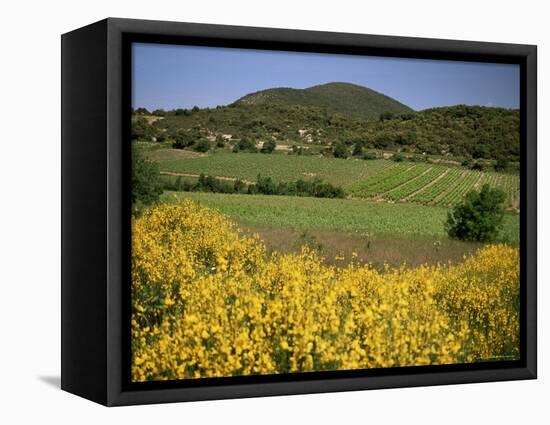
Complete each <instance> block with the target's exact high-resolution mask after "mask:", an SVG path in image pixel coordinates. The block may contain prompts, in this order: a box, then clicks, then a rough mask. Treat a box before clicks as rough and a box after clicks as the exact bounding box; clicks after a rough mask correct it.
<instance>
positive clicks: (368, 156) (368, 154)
mask: <svg viewBox="0 0 550 425" xmlns="http://www.w3.org/2000/svg"><path fill="white" fill-rule="evenodd" d="M363 159H366V160H373V159H376V154H374V153H372V152H366V153H365V154H364V155H363Z"/></svg>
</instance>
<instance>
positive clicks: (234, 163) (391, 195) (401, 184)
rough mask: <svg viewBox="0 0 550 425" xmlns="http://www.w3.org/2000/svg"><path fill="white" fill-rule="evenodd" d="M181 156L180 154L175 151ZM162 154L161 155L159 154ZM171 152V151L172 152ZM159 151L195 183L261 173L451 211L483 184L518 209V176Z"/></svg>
mask: <svg viewBox="0 0 550 425" xmlns="http://www.w3.org/2000/svg"><path fill="white" fill-rule="evenodd" d="M176 152H177V151H176ZM161 153H162V155H161ZM168 153H169V152H168ZM168 153H167V152H160V151H159V152H156V153H155V156H154V159H156V160H157V162H158V164H159V166H160V169H161V171H162V172H164V173H171V174H172V175H177V174H178V173H180V175H182V176H187V177H189V178H192V177H193V176H198V175H199V174H200V173H204V174H207V175H212V176H217V177H222V178H223V177H228V178H239V179H243V180H245V181H255V179H256V177H257V176H258V174H260V173H261V174H262V175H263V176H269V177H272V178H273V179H274V180H275V181H294V180H297V179H300V178H301V179H312V178H315V177H318V178H321V179H323V180H324V181H326V182H329V183H332V184H334V185H337V186H341V187H343V188H344V189H345V191H346V192H347V194H348V195H350V196H351V197H353V198H360V199H371V200H377V201H387V202H410V203H419V204H424V205H437V206H442V207H450V206H453V205H455V204H457V203H459V202H461V201H462V199H463V198H464V196H465V195H466V194H467V193H468V192H469V191H471V190H472V189H478V188H480V187H481V186H482V185H483V184H489V185H490V186H492V187H498V188H500V189H502V190H503V191H504V192H505V193H506V195H507V206H508V208H517V207H518V206H519V176H518V175H514V174H505V173H496V172H481V171H473V170H468V169H464V168H460V167H454V166H446V165H439V164H426V163H411V162H400V163H397V162H394V161H389V160H371V161H365V160H360V159H348V160H345V159H335V158H325V157H320V156H299V155H283V154H271V155H263V154H253V153H238V154H235V153H230V152H227V151H224V152H217V153H213V154H208V155H204V154H203V155H198V154H194V155H187V156H183V155H179V156H176V155H169V154H168Z"/></svg>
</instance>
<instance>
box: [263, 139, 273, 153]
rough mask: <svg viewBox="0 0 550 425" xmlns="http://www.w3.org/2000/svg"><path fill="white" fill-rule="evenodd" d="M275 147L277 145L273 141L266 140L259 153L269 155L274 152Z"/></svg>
mask: <svg viewBox="0 0 550 425" xmlns="http://www.w3.org/2000/svg"><path fill="white" fill-rule="evenodd" d="M276 147H277V143H276V142H275V140H268V141H267V142H264V144H263V146H262V149H261V151H260V152H262V153H271V152H273V151H274V150H275V148H276Z"/></svg>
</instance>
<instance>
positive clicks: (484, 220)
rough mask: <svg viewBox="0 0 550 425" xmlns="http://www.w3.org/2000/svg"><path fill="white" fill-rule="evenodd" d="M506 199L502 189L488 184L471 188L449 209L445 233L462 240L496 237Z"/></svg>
mask: <svg viewBox="0 0 550 425" xmlns="http://www.w3.org/2000/svg"><path fill="white" fill-rule="evenodd" d="M505 199H506V195H505V193H504V192H503V191H502V190H500V189H493V188H491V186H489V185H487V184H486V185H483V187H482V188H481V191H479V192H477V191H475V190H472V191H471V192H469V193H468V194H467V195H466V197H465V199H464V201H463V203H462V204H460V205H457V206H456V207H455V208H454V209H453V210H452V211H450V212H449V214H448V216H447V221H446V223H445V229H446V231H447V234H448V235H449V237H451V238H453V239H460V240H465V241H479V242H489V241H494V240H496V239H497V238H498V235H499V232H500V229H501V227H502V220H503V218H504V201H505Z"/></svg>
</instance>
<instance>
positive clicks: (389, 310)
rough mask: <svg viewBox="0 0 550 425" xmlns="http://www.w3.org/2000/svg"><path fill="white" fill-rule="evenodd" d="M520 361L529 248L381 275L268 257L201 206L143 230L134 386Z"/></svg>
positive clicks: (174, 210) (136, 282) (309, 255)
mask: <svg viewBox="0 0 550 425" xmlns="http://www.w3.org/2000/svg"><path fill="white" fill-rule="evenodd" d="M517 358H519V250H518V249H517V248H513V247H510V246H507V245H488V246H486V247H484V248H482V249H480V250H479V251H478V252H477V253H476V254H475V255H473V256H471V257H468V258H465V260H464V262H462V263H460V264H457V265H438V266H421V267H418V268H414V269H407V268H405V267H401V268H390V267H387V268H386V269H385V270H383V271H378V270H376V269H374V268H373V267H371V266H370V265H368V264H359V263H358V262H351V263H350V264H349V265H348V266H347V267H345V268H336V267H333V266H329V265H327V264H326V263H324V262H323V259H322V258H321V257H319V255H318V254H317V253H315V252H313V251H310V250H308V249H307V248H305V247H304V248H302V250H301V253H299V254H285V255H282V254H280V253H272V254H267V252H266V248H265V246H264V245H263V244H262V242H261V241H260V240H259V239H258V238H255V237H250V236H245V235H243V234H242V233H241V232H240V231H239V229H238V228H237V227H236V226H235V225H234V224H233V223H232V222H231V221H230V220H229V219H228V218H227V217H225V216H224V215H222V214H220V213H219V212H217V211H215V210H212V209H209V208H206V207H202V206H199V205H198V204H196V203H194V202H193V201H190V200H185V201H183V202H179V203H176V204H173V205H160V206H157V207H155V208H151V209H149V210H147V211H145V212H144V213H143V215H141V216H140V217H139V218H134V219H133V221H132V380H133V381H156V380H174V379H188V378H207V377H227V376H239V375H253V374H281V373H291V372H309V371H324V370H351V369H368V368H388V367H396V366H417V365H435V364H457V363H472V362H479V361H486V360H498V359H507V360H512V359H517Z"/></svg>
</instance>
